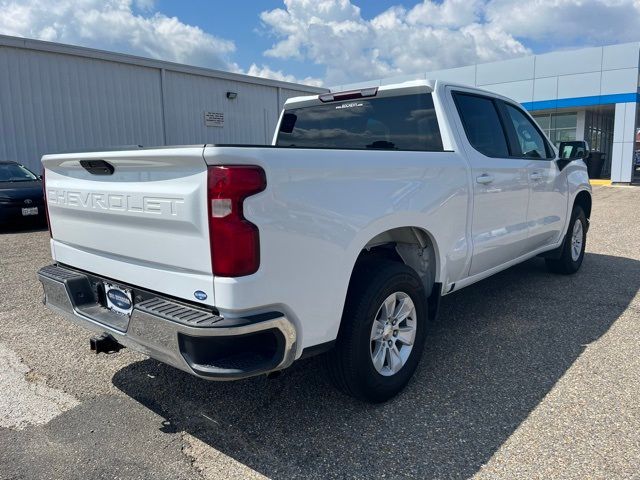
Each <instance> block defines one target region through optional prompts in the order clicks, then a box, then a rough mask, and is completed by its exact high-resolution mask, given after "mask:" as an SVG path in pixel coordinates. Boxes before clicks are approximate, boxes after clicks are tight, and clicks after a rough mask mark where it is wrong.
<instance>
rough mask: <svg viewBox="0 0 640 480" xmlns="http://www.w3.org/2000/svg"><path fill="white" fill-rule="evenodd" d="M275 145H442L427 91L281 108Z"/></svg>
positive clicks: (433, 147)
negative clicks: (281, 115) (282, 111)
mask: <svg viewBox="0 0 640 480" xmlns="http://www.w3.org/2000/svg"><path fill="white" fill-rule="evenodd" d="M276 145H277V146H279V147H294V148H339V149H357V150H419V151H442V149H443V148H442V138H441V136H440V127H439V125H438V118H437V116H436V112H435V109H434V106H433V99H432V97H431V94H425V93H423V94H415V95H401V96H391V97H379V98H366V99H355V100H347V101H342V102H331V103H327V104H321V105H314V106H310V107H301V108H292V109H288V110H286V111H285V113H284V115H283V117H282V122H281V124H280V131H279V132H278V139H277V141H276Z"/></svg>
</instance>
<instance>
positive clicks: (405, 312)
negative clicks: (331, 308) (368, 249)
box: [327, 260, 427, 403]
mask: <svg viewBox="0 0 640 480" xmlns="http://www.w3.org/2000/svg"><path fill="white" fill-rule="evenodd" d="M426 325H427V302H426V295H425V293H424V287H423V285H422V280H421V279H420V277H419V276H418V275H417V274H416V272H415V271H414V270H413V269H412V268H410V267H408V266H406V265H404V264H401V263H398V262H393V261H387V260H377V261H375V262H371V263H369V262H367V263H366V264H364V265H359V266H358V267H357V268H356V271H355V272H354V277H353V279H352V282H351V285H350V286H349V292H348V295H347V303H346V305H345V309H344V314H343V317H342V323H341V327H340V333H339V335H338V340H337V342H336V348H335V350H334V351H333V352H331V353H329V355H328V358H327V359H328V367H329V373H330V376H331V378H332V380H333V381H334V383H335V384H336V385H337V386H338V387H339V388H340V389H341V390H342V391H343V392H345V393H347V394H349V395H352V396H354V397H356V398H358V399H360V400H364V401H368V402H374V403H377V402H384V401H386V400H388V399H390V398H391V397H393V396H394V395H396V394H397V393H399V392H400V391H401V390H402V389H403V388H404V387H405V386H406V385H407V383H408V382H409V380H410V379H411V377H412V375H413V373H414V371H415V369H416V367H417V365H418V362H419V361H420V357H421V356H422V350H423V347H424V342H425V337H426Z"/></svg>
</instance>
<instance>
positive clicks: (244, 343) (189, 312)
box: [38, 265, 296, 380]
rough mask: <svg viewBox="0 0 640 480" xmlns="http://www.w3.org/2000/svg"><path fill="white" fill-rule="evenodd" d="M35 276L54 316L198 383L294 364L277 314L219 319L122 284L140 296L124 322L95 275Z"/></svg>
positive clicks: (290, 333)
mask: <svg viewBox="0 0 640 480" xmlns="http://www.w3.org/2000/svg"><path fill="white" fill-rule="evenodd" d="M38 277H39V280H40V282H42V286H43V288H44V303H45V305H46V306H47V307H49V308H50V309H51V310H53V311H55V312H57V313H60V314H62V315H64V316H65V317H67V318H68V319H70V320H71V321H73V322H74V323H77V324H79V325H81V326H83V327H86V328H88V329H90V330H93V331H95V332H97V333H108V334H110V335H111V336H112V337H113V338H114V339H115V340H116V341H117V342H118V343H120V344H122V345H124V346H126V347H130V348H132V349H134V350H138V351H140V352H142V353H144V354H146V355H148V356H150V357H152V358H155V359H156V360H159V361H161V362H164V363H167V364H169V365H172V366H174V367H176V368H179V369H181V370H184V371H186V372H189V373H191V374H193V375H196V376H198V377H201V378H205V379H210V380H236V379H240V378H246V377H251V376H254V375H259V374H262V373H268V372H271V371H275V370H282V369H283V368H286V367H288V366H289V365H291V363H293V360H294V358H295V351H296V331H295V328H294V327H293V325H292V324H291V322H289V320H287V318H286V317H285V316H284V315H283V314H281V313H279V312H270V313H265V314H260V315H255V316H250V317H246V318H239V319H238V318H234V319H224V318H222V317H220V316H217V315H215V314H214V313H212V312H210V311H208V310H204V309H200V308H198V307H197V306H192V305H190V304H187V303H180V302H177V301H175V300H173V299H171V298H167V297H163V296H161V295H158V294H155V293H151V292H147V291H144V290H142V289H136V287H129V286H128V285H123V286H125V287H127V288H132V289H133V291H134V295H137V294H140V295H142V297H140V298H143V300H142V301H140V302H134V308H133V311H132V313H131V317H130V318H127V317H125V316H122V315H119V314H116V313H114V312H112V311H110V310H108V309H107V308H105V307H104V306H103V305H102V304H101V302H100V300H99V298H100V295H99V291H98V288H99V285H100V284H101V283H102V280H103V279H101V278H100V277H98V276H95V275H92V274H87V273H84V272H80V271H77V270H74V269H71V268H67V267H63V266H59V265H50V266H48V267H44V268H42V269H41V270H40V271H39V272H38ZM104 280H106V279H104ZM109 281H111V280H109ZM115 283H119V282H115Z"/></svg>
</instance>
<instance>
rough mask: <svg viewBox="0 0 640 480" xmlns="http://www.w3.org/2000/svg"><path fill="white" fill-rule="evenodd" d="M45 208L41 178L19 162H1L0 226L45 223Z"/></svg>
mask: <svg viewBox="0 0 640 480" xmlns="http://www.w3.org/2000/svg"><path fill="white" fill-rule="evenodd" d="M44 208H45V206H44V193H43V191H42V180H41V179H40V177H39V176H38V175H36V174H35V173H33V172H32V171H30V170H29V169H28V168H26V167H24V166H23V165H20V164H19V163H17V162H11V161H3V160H0V226H3V225H8V224H10V223H12V222H15V223H18V222H19V223H23V222H24V221H36V222H45V221H46V219H45V210H44Z"/></svg>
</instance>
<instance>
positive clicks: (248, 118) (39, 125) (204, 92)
mask: <svg viewBox="0 0 640 480" xmlns="http://www.w3.org/2000/svg"><path fill="white" fill-rule="evenodd" d="M317 92H326V89H322V88H315V87H309V86H306V85H298V84H294V83H288V82H280V81H276V80H269V79H264V78H257V77H250V76H247V75H239V74H235V73H229V72H221V71H217V70H210V69H206V68H198V67H191V66H187V65H179V64H176V63H171V62H163V61H159V60H151V59H147V58H140V57H135V56H131V55H122V54H118V53H112V52H105V51H101V50H94V49H89V48H82V47H76V46H71V45H62V44H57V43H51V42H41V41H37V40H28V39H24V38H16V37H9V36H0V160H14V161H18V162H20V163H22V164H23V165H25V166H27V167H28V168H31V169H32V170H34V171H35V172H36V173H40V170H41V166H40V158H41V157H42V155H43V154H45V153H56V152H69V151H82V150H96V149H109V148H114V147H123V146H135V145H143V146H157V145H179V144H199V143H202V144H204V143H243V144H265V143H270V142H271V139H272V136H273V132H274V130H275V127H276V123H277V121H278V116H279V112H280V110H281V108H282V106H283V105H284V102H285V100H286V99H287V98H289V97H293V96H300V95H310V94H313V93H317Z"/></svg>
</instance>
